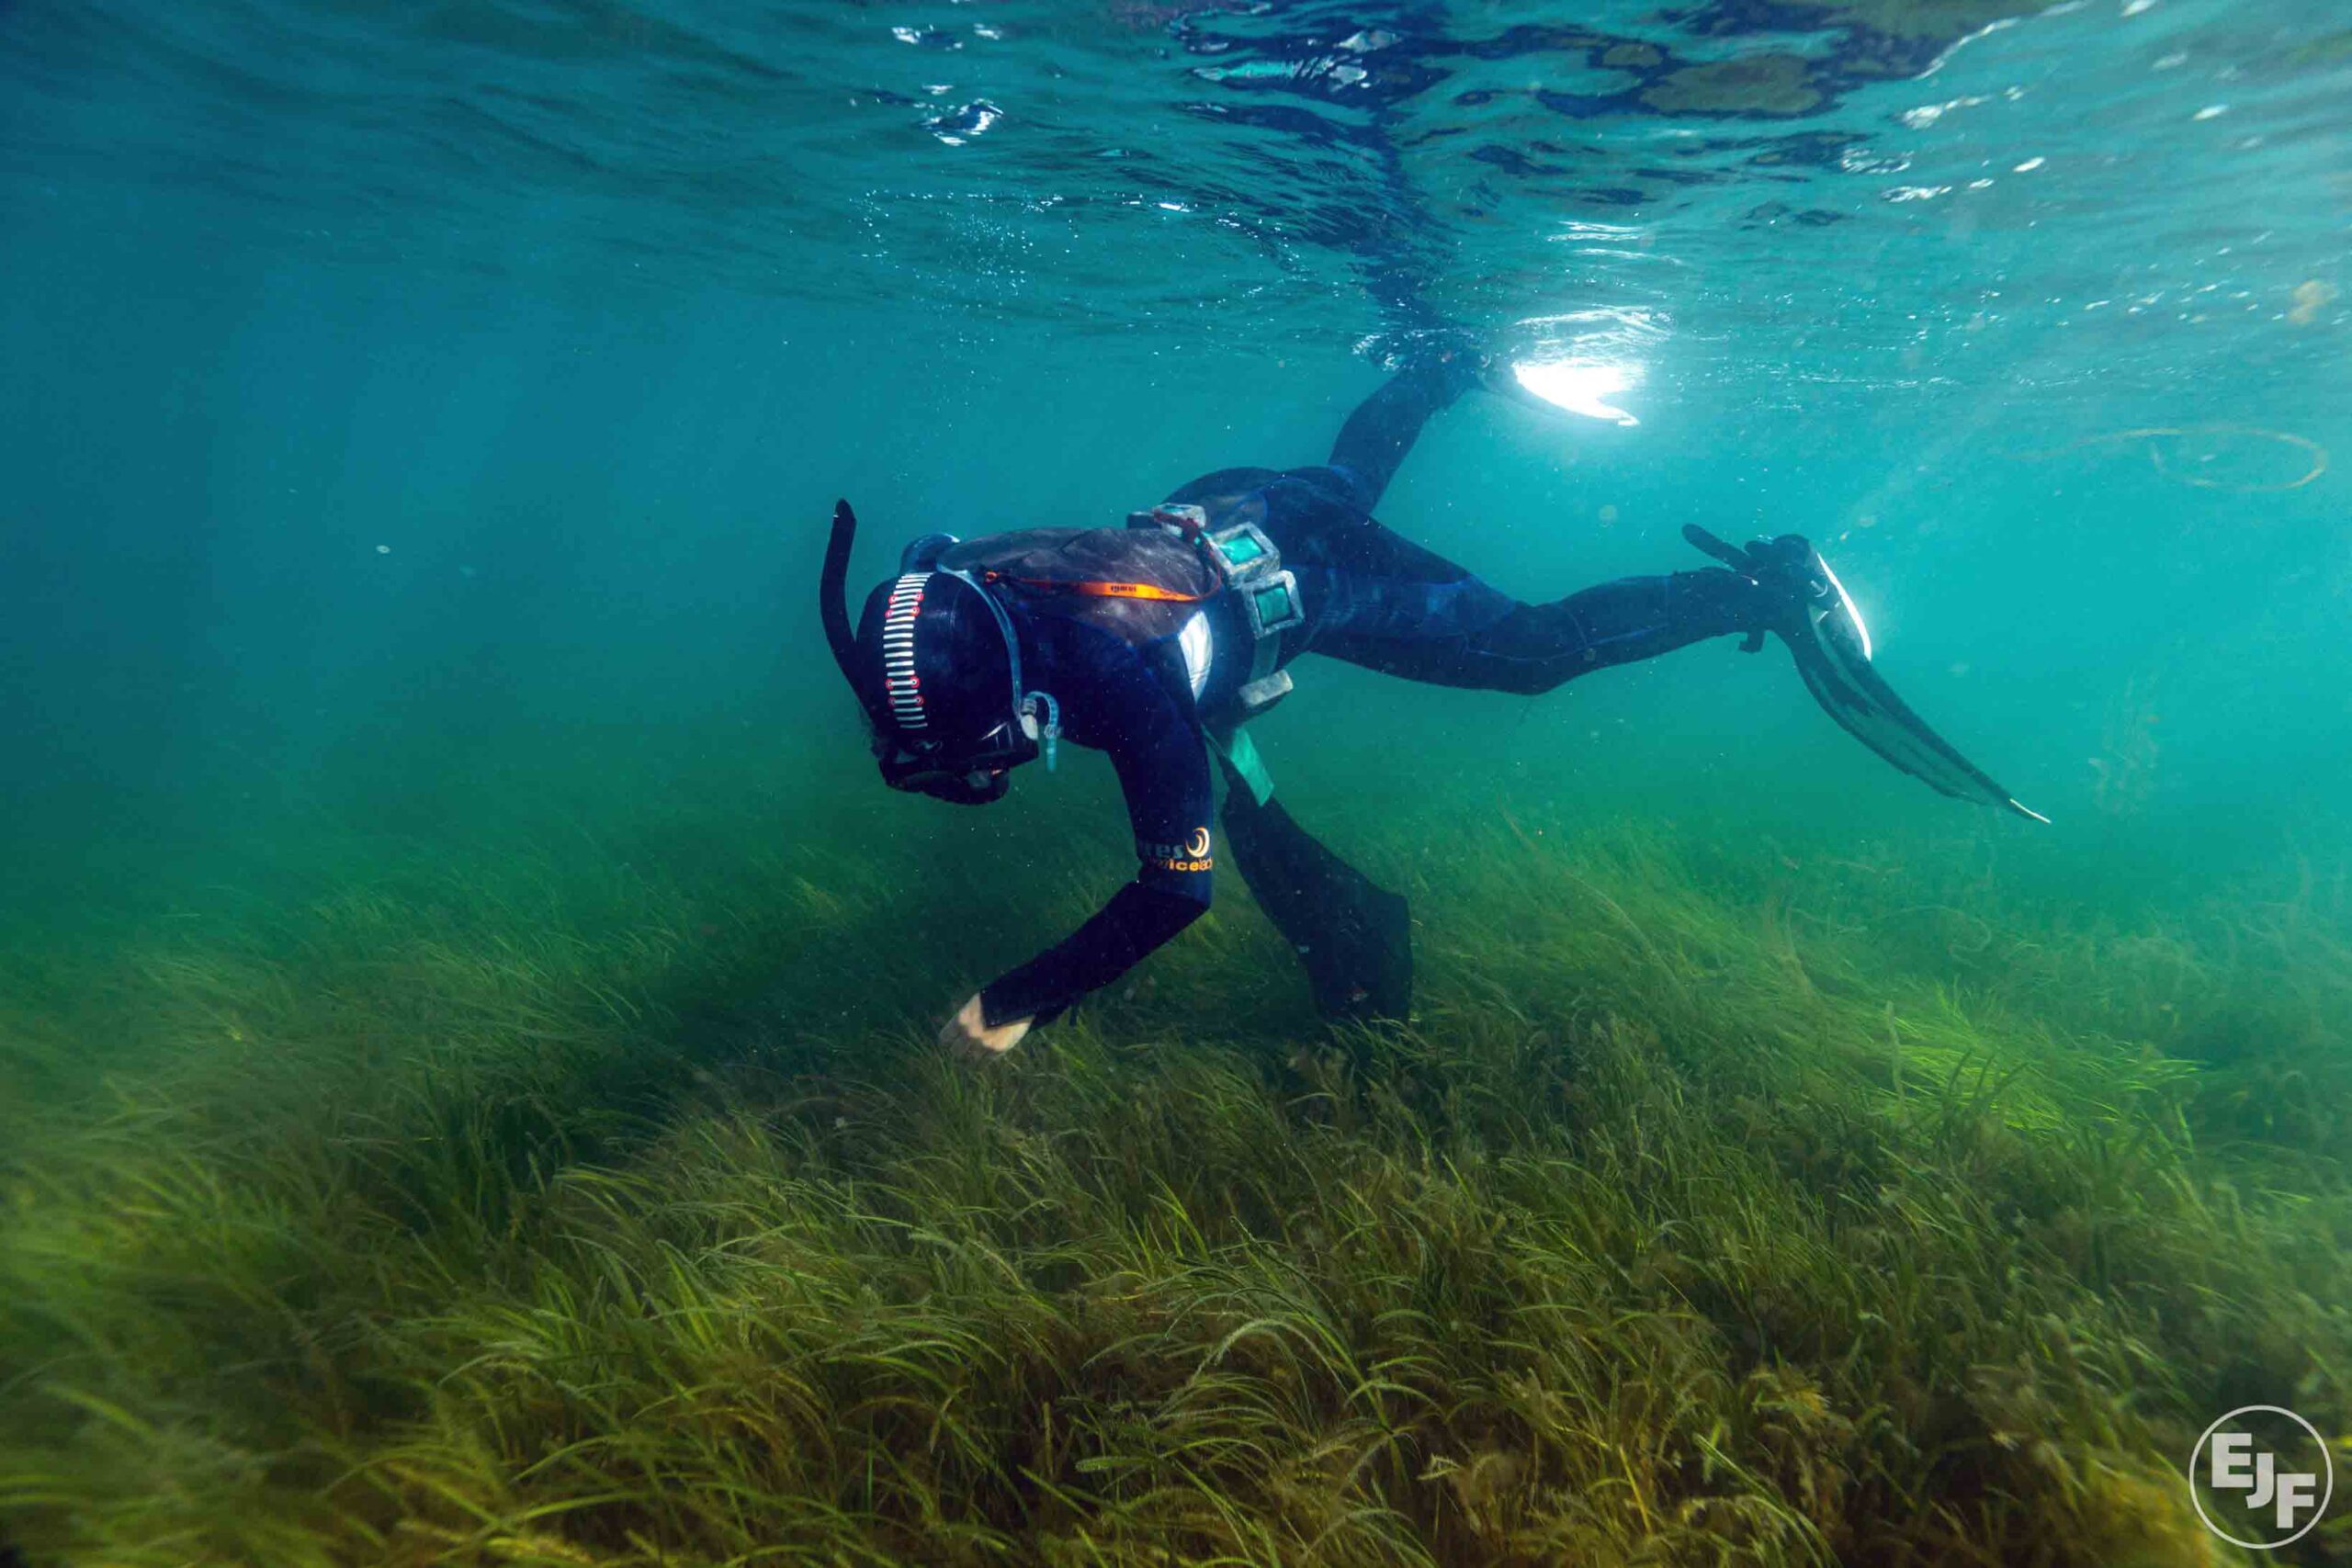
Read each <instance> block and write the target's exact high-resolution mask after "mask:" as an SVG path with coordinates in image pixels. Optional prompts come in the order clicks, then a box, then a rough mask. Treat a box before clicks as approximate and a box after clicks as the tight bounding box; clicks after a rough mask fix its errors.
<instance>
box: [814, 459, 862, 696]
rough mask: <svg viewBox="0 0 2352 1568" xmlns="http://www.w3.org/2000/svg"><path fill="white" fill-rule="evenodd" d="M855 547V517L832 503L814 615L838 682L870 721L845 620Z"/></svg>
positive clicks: (851, 635)
mask: <svg viewBox="0 0 2352 1568" xmlns="http://www.w3.org/2000/svg"><path fill="white" fill-rule="evenodd" d="M856 543H857V513H854V512H853V511H851V510H850V505H849V502H846V501H836V502H833V531H832V533H831V535H830V536H827V538H826V540H825V569H824V570H822V571H821V572H820V573H818V575H817V615H818V617H819V618H820V619H821V620H822V621H823V622H824V623H825V642H826V644H827V645H828V646H829V647H831V649H832V650H833V662H834V663H836V664H838V665H840V666H841V667H842V680H844V681H847V682H849V689H850V690H851V691H853V692H855V693H856V694H857V700H858V702H859V704H860V705H862V706H864V707H865V712H866V716H868V717H869V718H870V717H872V716H873V714H874V705H873V703H871V702H870V701H868V700H867V698H866V694H865V687H864V686H863V685H861V684H860V683H859V682H858V679H857V633H856V631H855V630H854V628H853V627H852V626H851V625H850V619H849V600H848V598H847V597H846V591H847V585H848V582H849V552H850V548H851V547H852V546H854V545H855V544H856Z"/></svg>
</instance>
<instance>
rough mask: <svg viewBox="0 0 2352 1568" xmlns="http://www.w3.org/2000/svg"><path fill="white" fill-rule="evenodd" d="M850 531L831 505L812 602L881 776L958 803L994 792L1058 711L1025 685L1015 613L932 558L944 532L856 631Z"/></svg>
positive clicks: (1050, 730)
mask: <svg viewBox="0 0 2352 1568" xmlns="http://www.w3.org/2000/svg"><path fill="white" fill-rule="evenodd" d="M856 530H857V517H856V514H855V513H854V512H852V511H851V510H850V506H849V503H848V502H840V503H838V504H837V505H836V506H835V508H834V510H833V528H832V535H831V539H830V540H829V541H828V543H827V547H826V551H825V570H824V574H823V579H822V581H820V584H819V609H820V613H821V615H822V616H823V619H824V623H825V637H826V641H827V642H828V643H829V644H830V645H831V648H832V652H833V659H834V661H835V662H836V663H837V664H839V665H840V666H841V670H842V675H843V677H844V678H846V679H847V680H848V682H849V684H850V688H851V690H852V691H854V692H855V693H856V694H857V697H858V701H859V702H860V704H861V705H864V707H865V713H866V718H867V720H868V722H869V723H870V724H871V726H872V728H873V735H874V754H875V759H876V761H877V762H878V763H879V764H880V765H881V769H882V778H883V782H884V783H886V784H889V785H890V786H891V787H892V788H893V789H903V790H912V791H915V792H917V793H920V794H923V795H933V796H934V797H936V798H938V799H942V800H948V801H954V802H956V803H957V804H959V805H972V806H977V805H985V804H987V803H988V802H989V801H993V800H999V799H1001V798H1002V797H1003V795H1004V793H1005V789H1006V786H1007V784H1008V782H1009V781H1008V778H1007V775H1008V774H1009V773H1011V771H1012V769H1013V768H1015V767H1017V766H1019V765H1020V764H1021V763H1023V762H1025V761H1030V760H1031V759H1032V758H1034V757H1035V756H1036V755H1037V754H1038V739H1039V736H1040V735H1041V734H1043V735H1044V736H1046V739H1047V741H1048V744H1050V742H1051V738H1052V737H1053V736H1054V735H1055V734H1057V732H1058V728H1059V712H1058V709H1057V705H1055V704H1054V701H1053V699H1052V698H1051V697H1047V696H1045V695H1044V694H1036V693H1024V692H1023V690H1022V687H1021V649H1020V641H1019V637H1018V635H1017V633H1016V631H1015V629H1014V627H1013V624H1012V617H1011V615H1008V614H1007V613H1006V611H1005V608H1004V606H1003V605H1001V604H998V603H997V602H996V600H995V599H994V597H992V596H991V595H990V594H989V592H988V590H987V589H986V588H984V587H983V586H981V584H980V583H979V582H978V581H976V580H975V579H973V578H972V577H971V576H970V575H968V574H967V573H965V572H961V571H957V570H952V569H941V568H939V567H938V566H937V565H936V564H935V558H936V556H937V553H938V544H939V542H940V537H939V536H927V537H926V538H924V539H922V540H919V541H917V542H916V545H915V546H914V547H910V549H909V551H908V554H907V557H906V558H905V559H903V560H902V561H901V562H900V566H901V569H902V570H900V572H899V575H898V576H897V577H895V578H892V579H890V580H888V581H885V582H882V583H880V584H878V585H877V586H876V588H875V589H874V591H873V592H871V593H869V594H867V595H866V599H865V609H864V612H863V614H861V615H860V616H859V617H858V621H857V625H856V626H855V628H854V629H853V628H852V627H851V625H850V621H849V612H848V604H847V603H846V601H845V598H844V596H843V594H842V586H843V580H844V579H845V578H846V576H847V574H848V570H849V555H850V549H851V547H852V545H853V543H854V538H855V535H856ZM948 542H952V541H948ZM1040 709H1042V710H1043V722H1042V723H1041V722H1040V720H1039V717H1038V716H1036V715H1037V710H1040Z"/></svg>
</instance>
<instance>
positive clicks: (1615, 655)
mask: <svg viewBox="0 0 2352 1568" xmlns="http://www.w3.org/2000/svg"><path fill="white" fill-rule="evenodd" d="M1314 543H1315V545H1316V548H1314V549H1313V550H1312V551H1311V552H1308V555H1309V558H1306V559H1302V560H1301V561H1300V562H1299V564H1297V565H1296V566H1294V567H1293V569H1292V570H1294V571H1295V573H1296V574H1297V576H1298V581H1299V592H1300V597H1301V598H1302V599H1303V600H1304V601H1305V602H1306V605H1307V608H1308V612H1309V625H1308V626H1307V627H1306V633H1305V636H1304V637H1303V638H1302V642H1301V646H1300V648H1299V649H1298V651H1301V652H1307V651H1312V652H1316V653H1325V654H1329V655H1330V656H1331V657H1333V658H1335V659H1343V660H1347V661H1348V662H1349V663H1351V664H1361V665H1363V666H1365V667H1366V668H1368V669H1373V670H1378V671H1383V672H1385V673H1386V674H1391V675H1399V676H1402V677H1404V678H1405V679H1407V680H1409V681H1423V682H1430V683H1431V684H1434V685H1441V686H1464V687H1470V688H1475V689H1477V690H1483V691H1497V692H1520V693H1526V694H1533V693H1537V692H1548V691H1550V690H1551V689H1552V688H1553V687H1555V686H1557V685H1559V684H1560V683H1561V682H1564V681H1568V680H1572V679H1574V678H1575V677H1576V676H1578V675H1581V674H1584V673H1586V672H1587V671H1593V670H1601V669H1606V668H1608V667H1609V666H1611V665H1612V664H1628V663H1632V662H1634V661H1635V660H1644V659H1654V658H1656V657H1657V656H1658V655H1659V654H1661V653H1667V652H1670V651H1672V650H1673V649H1678V648H1681V647H1684V646H1686V645H1688V644H1690V643H1693V642H1698V641H1701V640H1702V639H1703V638H1706V637H1722V636H1724V635H1726V634H1729V633H1732V632H1746V631H1749V630H1751V629H1753V628H1755V627H1756V626H1760V625H1763V624H1765V622H1766V621H1767V620H1769V619H1770V617H1771V616H1772V615H1774V613H1775V606H1776V604H1777V601H1775V600H1774V598H1773V596H1772V594H1771V593H1770V592H1769V591H1768V590H1766V589H1763V588H1761V587H1759V586H1758V583H1757V582H1756V581H1754V580H1752V579H1750V578H1747V577H1745V576H1743V575H1741V574H1740V573H1738V572H1734V571H1725V570H1717V569H1707V570H1699V571H1678V572H1674V573H1672V574H1671V575H1668V576H1661V577H1628V578H1622V579H1620V580H1618V581H1614V582H1604V583H1601V584H1599V585H1598V586H1596V587H1592V588H1587V589H1584V590H1581V591H1580V592H1575V593H1571V594H1569V595H1568V596H1567V597H1566V598H1565V599H1557V600H1554V601H1552V602H1551V603H1549V604H1527V603H1524V602H1523V601H1521V600H1518V599H1514V598H1512V597H1511V596H1510V594H1507V593H1505V592H1502V591H1501V590H1499V589H1498V588H1495V587H1493V586H1492V585H1491V584H1488V583H1487V582H1484V581H1480V580H1479V579H1478V578H1476V577H1475V576H1473V575H1472V574H1471V573H1469V572H1467V571H1465V570H1463V569H1462V568H1460V567H1458V566H1456V565H1454V564H1453V562H1451V561H1449V560H1446V559H1445V558H1443V557H1442V556H1439V555H1437V554H1436V553H1435V552H1433V551H1430V550H1429V549H1426V548H1424V547H1421V546H1419V545H1416V544H1414V543H1413V542H1412V541H1411V540H1409V539H1406V538H1403V537H1401V536H1398V535H1397V534H1396V533H1394V532H1392V531H1391V530H1389V529H1387V528H1385V527H1383V526H1382V525H1380V524H1378V523H1374V522H1373V521H1371V520H1370V519H1364V520H1363V521H1362V522H1360V523H1358V524H1357V525H1355V526H1353V527H1351V528H1348V529H1345V530H1331V531H1328V532H1326V533H1324V534H1322V535H1321V536H1317V538H1316V540H1315V541H1314ZM1285 564H1288V562H1287V559H1286V561H1285Z"/></svg>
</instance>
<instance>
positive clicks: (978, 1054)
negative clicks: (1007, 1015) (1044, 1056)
mask: <svg viewBox="0 0 2352 1568" xmlns="http://www.w3.org/2000/svg"><path fill="white" fill-rule="evenodd" d="M1028 1032H1029V1021H1028V1020H1027V1019H1025V1018H1016V1019H1014V1020H1013V1021H1012V1022H1011V1023H1000V1024H998V1025H997V1026H996V1027H995V1028H993V1029H991V1028H989V1024H988V1021H987V1019H986V1018H984V1017H983V1016H982V1015H981V1012H980V998H979V997H978V994H977V993H976V994H975V995H974V996H973V998H972V999H971V1000H970V1001H968V1002H966V1003H965V1004H964V1005H963V1007H962V1008H961V1009H959V1010H957V1011H956V1016H955V1017H954V1018H951V1019H949V1020H948V1021H947V1022H946V1023H945V1024H944V1025H943V1026H942V1027H941V1029H940V1031H939V1043H941V1044H942V1045H944V1046H946V1047H947V1048H948V1049H949V1050H950V1051H954V1052H956V1053H958V1054H960V1055H965V1056H968V1057H970V1058H971V1059H972V1060H974V1061H976V1062H992V1061H994V1060H995V1059H996V1058H998V1057H999V1056H1001V1055H1004V1054H1005V1053H1006V1052H1007V1051H1010V1050H1012V1048H1013V1047H1014V1046H1015V1045H1018V1044H1020V1043H1021V1037H1022V1036H1023V1035H1024V1034H1026V1033H1028Z"/></svg>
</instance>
